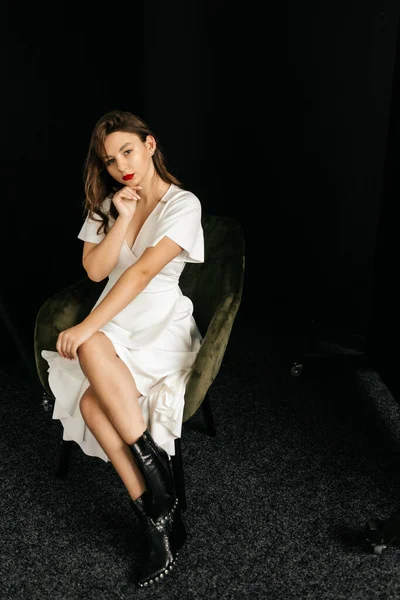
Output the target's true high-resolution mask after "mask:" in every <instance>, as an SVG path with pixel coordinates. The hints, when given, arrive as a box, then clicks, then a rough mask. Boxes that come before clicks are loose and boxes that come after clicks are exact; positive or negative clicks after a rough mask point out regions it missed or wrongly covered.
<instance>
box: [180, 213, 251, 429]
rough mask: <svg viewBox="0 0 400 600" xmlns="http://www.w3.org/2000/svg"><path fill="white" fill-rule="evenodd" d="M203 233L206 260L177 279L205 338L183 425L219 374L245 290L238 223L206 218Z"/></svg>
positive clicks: (192, 377) (189, 388)
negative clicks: (191, 303) (192, 307)
mask: <svg viewBox="0 0 400 600" xmlns="http://www.w3.org/2000/svg"><path fill="white" fill-rule="evenodd" d="M203 229H204V238H205V261H204V263H203V264H200V265H199V264H192V263H188V264H187V265H186V266H185V269H184V271H183V273H182V275H181V279H180V287H181V289H182V291H183V293H184V294H185V295H187V296H189V298H190V299H191V300H192V302H193V305H194V318H195V320H196V323H197V325H198V327H199V329H200V332H201V334H202V335H203V337H204V341H203V344H202V346H201V348H200V350H199V353H198V355H197V357H196V360H195V363H194V365H193V370H192V373H191V375H190V378H189V381H188V383H187V387H186V394H185V409H184V415H183V421H187V420H188V419H189V418H190V417H191V416H192V415H193V414H194V413H195V412H196V410H197V409H198V408H199V406H200V405H201V403H202V401H203V399H204V397H205V395H206V393H207V392H208V389H209V387H210V385H211V383H212V382H213V381H214V379H215V377H216V375H217V374H218V372H219V369H220V366H221V363H222V359H223V356H224V354H225V350H226V346H227V344H228V340H229V337H230V334H231V330H232V327H233V323H234V320H235V317H236V313H237V311H238V309H239V305H240V302H241V298H242V290H243V279H244V260H245V252H244V237H243V232H242V229H241V226H240V224H239V223H238V222H237V221H235V220H234V219H230V218H226V217H217V216H212V215H204V216H203Z"/></svg>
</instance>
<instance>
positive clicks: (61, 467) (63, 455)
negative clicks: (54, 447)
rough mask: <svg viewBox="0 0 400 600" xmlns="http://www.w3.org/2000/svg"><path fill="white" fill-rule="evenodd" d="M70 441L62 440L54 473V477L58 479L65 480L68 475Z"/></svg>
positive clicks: (70, 450)
mask: <svg viewBox="0 0 400 600" xmlns="http://www.w3.org/2000/svg"><path fill="white" fill-rule="evenodd" d="M72 444H73V441H72V440H63V441H62V444H61V452H60V458H59V462H58V468H57V471H56V477H58V478H59V479H65V478H66V477H67V475H68V470H69V464H70V458H71V452H72Z"/></svg>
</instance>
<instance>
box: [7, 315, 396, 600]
mask: <svg viewBox="0 0 400 600" xmlns="http://www.w3.org/2000/svg"><path fill="white" fill-rule="evenodd" d="M290 343H291V340H289V339H283V338H281V337H279V336H274V335H271V336H270V337H268V336H259V335H258V331H257V328H256V327H253V326H251V325H248V324H247V325H245V324H241V325H238V326H237V327H236V328H235V329H234V331H233V333H232V337H231V340H230V343H229V347H228V350H227V352H226V355H225V361H224V364H223V365H222V367H221V370H220V373H219V375H218V377H217V379H216V380H215V382H214V384H213V388H212V402H213V410H214V416H215V420H216V426H217V430H218V435H217V437H216V438H210V437H208V436H207V435H206V433H205V431H204V424H203V418H202V414H201V412H200V411H199V412H198V413H197V414H196V415H195V416H194V417H193V418H192V419H191V420H190V421H189V422H187V423H186V424H185V425H184V433H183V438H182V451H183V461H184V469H185V477H186V487H187V490H186V491H187V501H188V510H187V512H186V513H185V521H186V524H187V528H188V531H189V539H188V542H187V544H186V546H185V547H184V549H183V550H182V552H181V554H180V562H179V563H178V567H177V569H176V571H175V573H173V574H172V575H171V576H170V577H168V578H167V579H166V580H165V581H164V582H163V583H162V585H158V586H157V587H156V588H153V589H151V590H147V589H146V590H141V589H139V588H137V587H136V586H135V583H134V581H135V573H136V569H137V565H138V559H139V546H138V542H137V539H136V530H137V523H136V521H135V517H134V516H133V514H132V513H131V510H130V508H129V504H128V496H127V493H126V491H125V489H124V487H123V485H122V483H121V482H120V480H119V478H118V476H117V475H116V473H115V471H114V470H113V467H112V466H111V464H105V463H104V462H102V461H101V460H100V459H94V458H91V457H87V456H85V455H84V454H83V453H82V451H81V450H80V449H79V448H78V447H75V448H74V453H73V457H72V466H71V472H70V474H69V477H68V479H67V480H65V481H60V480H58V479H56V478H55V477H54V471H55V467H56V465H57V459H58V452H59V448H60V442H61V435H62V429H61V425H60V423H59V422H58V421H53V420H52V419H51V415H50V414H48V413H46V412H44V410H43V408H42V407H41V405H40V403H41V395H40V394H41V392H40V390H39V388H38V387H37V386H35V385H34V383H33V382H32V381H31V380H30V378H29V376H28V375H27V373H26V369H25V368H24V366H23V364H22V362H21V363H19V362H18V361H17V362H15V364H11V365H10V364H8V365H4V366H3V367H1V368H0V386H1V401H0V423H1V435H0V457H1V459H0V461H1V462H0V510H1V519H0V561H1V562H0V598H1V600H20V599H21V600H22V599H24V600H28V599H29V600H47V599H52V600H54V599H62V600H78V599H79V600H80V599H82V600H83V599H85V600H90V599H93V600H95V599H96V600H99V599H104V600H114V599H115V600H117V599H123V600H125V599H126V600H128V599H131V598H136V597H137V598H147V597H148V598H150V597H152V598H154V597H157V598H160V599H161V600H164V599H165V600H167V599H169V600H171V599H175V598H176V599H178V598H179V599H183V600H184V599H186V598H187V599H188V600H189V599H190V600H191V599H193V600H194V599H203V598H204V599H215V600H229V599H238V600H239V599H240V600H243V599H247V598H248V599H250V598H252V599H267V598H268V599H272V600H292V599H293V600H295V599H296V600H298V599H299V598H304V599H309V598H310V599H311V598H312V599H318V600H322V599H326V600H328V599H329V600H339V599H342V598H346V599H352V600H356V599H360V600H361V599H362V600H368V599H373V598H374V599H375V598H379V599H383V598H384V599H391V598H393V599H394V598H398V597H399V596H400V548H399V549H397V548H396V547H389V548H388V549H387V550H386V551H385V552H384V553H383V554H382V555H381V556H378V555H375V554H373V553H372V552H371V551H369V549H368V548H367V547H366V546H365V544H364V542H363V536H362V535H361V532H362V528H363V526H364V523H365V521H366V520H367V519H368V518H369V517H370V516H387V515H389V514H390V512H392V511H393V510H394V509H396V508H398V506H400V485H399V483H400V470H399V459H398V456H399V453H398V450H399V447H400V409H399V405H398V404H397V401H396V400H395V399H394V398H393V397H392V395H391V394H390V393H389V391H388V390H387V388H386V387H385V385H384V384H383V382H382V381H381V379H380V378H379V376H378V374H377V373H376V372H375V371H373V370H369V371H368V370H363V369H357V370H351V369H350V370H346V369H344V370H343V371H341V370H337V369H332V370H331V371H329V370H328V372H324V374H323V376H317V375H316V376H315V375H314V376H312V377H310V376H307V377H303V376H301V377H293V376H292V375H291V374H290V371H289V368H288V362H287V355H286V354H285V349H287V348H288V347H289V346H290Z"/></svg>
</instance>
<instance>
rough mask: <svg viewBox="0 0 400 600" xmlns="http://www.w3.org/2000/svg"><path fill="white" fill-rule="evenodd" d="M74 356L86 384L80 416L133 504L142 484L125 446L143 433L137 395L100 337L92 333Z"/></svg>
mask: <svg viewBox="0 0 400 600" xmlns="http://www.w3.org/2000/svg"><path fill="white" fill-rule="evenodd" d="M78 356H79V361H80V364H81V367H82V370H83V371H84V373H85V375H86V377H87V379H88V380H89V382H90V386H89V388H88V389H87V390H86V392H85V394H84V395H83V396H82V398H81V403H80V409H81V413H82V416H83V418H84V420H85V422H86V424H87V426H88V427H89V429H90V431H91V432H92V433H93V435H94V437H95V438H96V440H97V441H98V442H99V444H100V446H101V447H102V448H103V450H104V452H105V453H106V454H107V456H108V458H109V459H110V461H111V462H112V464H113V466H114V468H115V470H116V471H117V473H118V474H119V475H120V477H121V479H122V481H123V482H124V484H125V486H126V488H127V489H128V492H129V494H130V496H131V497H132V499H133V500H135V499H136V498H138V497H139V496H140V495H141V494H142V493H143V491H144V490H145V483H144V479H143V476H142V474H141V473H140V471H139V469H138V467H137V465H136V462H135V460H134V458H133V456H132V453H131V451H130V450H129V448H128V444H132V443H134V442H136V440H137V439H138V438H139V437H140V436H141V435H142V433H143V432H144V431H145V429H146V424H145V423H144V421H143V415H142V411H141V409H140V406H139V403H138V401H137V399H138V398H139V396H140V393H139V392H138V390H137V388H136V384H135V381H134V379H133V377H132V375H131V373H130V371H129V369H128V367H127V366H126V365H125V363H124V362H123V361H122V360H121V359H120V358H119V357H118V356H117V355H116V353H115V349H114V346H113V345H112V343H111V341H110V340H109V339H108V338H107V336H105V335H104V334H103V333H101V332H97V333H95V334H94V335H93V336H92V337H91V338H90V339H89V340H88V341H87V342H85V343H84V344H82V346H80V348H79V350H78Z"/></svg>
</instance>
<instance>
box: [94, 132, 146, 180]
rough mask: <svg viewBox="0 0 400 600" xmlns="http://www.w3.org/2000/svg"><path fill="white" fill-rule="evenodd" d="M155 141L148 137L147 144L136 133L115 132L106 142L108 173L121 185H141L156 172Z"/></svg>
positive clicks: (104, 157)
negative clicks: (154, 164)
mask: <svg viewBox="0 0 400 600" xmlns="http://www.w3.org/2000/svg"><path fill="white" fill-rule="evenodd" d="M155 147H156V144H155V140H154V138H153V137H152V136H151V135H148V136H147V138H146V141H145V142H142V140H141V139H140V138H139V136H137V135H136V134H135V133H127V132H125V131H115V132H114V133H110V135H108V136H107V137H106V139H105V141H104V148H105V156H103V161H104V164H105V166H106V169H107V171H108V172H109V174H110V175H111V177H113V178H114V179H116V180H117V181H118V182H119V183H122V184H123V185H127V186H129V185H130V184H131V185H139V183H140V181H142V182H143V180H145V179H147V177H148V176H149V174H150V177H151V176H152V174H153V172H154V166H153V160H152V155H153V154H154V151H155Z"/></svg>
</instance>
